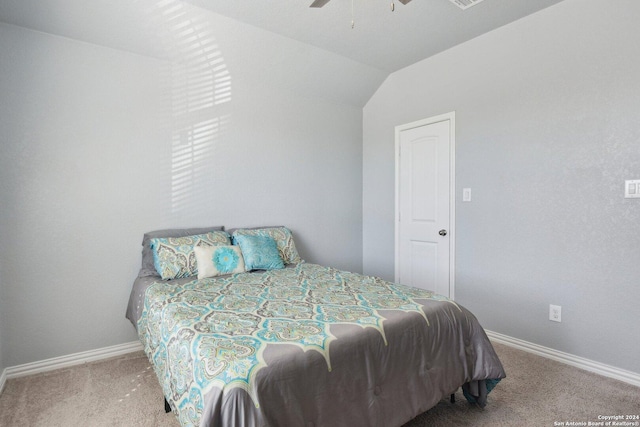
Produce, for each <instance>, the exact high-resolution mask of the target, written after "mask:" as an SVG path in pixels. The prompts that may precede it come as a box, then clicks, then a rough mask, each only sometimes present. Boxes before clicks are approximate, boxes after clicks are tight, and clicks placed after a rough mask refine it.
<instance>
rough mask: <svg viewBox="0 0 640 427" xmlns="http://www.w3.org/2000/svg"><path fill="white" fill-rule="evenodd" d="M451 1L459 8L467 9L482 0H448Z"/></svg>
mask: <svg viewBox="0 0 640 427" xmlns="http://www.w3.org/2000/svg"><path fill="white" fill-rule="evenodd" d="M449 1H450V2H451V3H453V4H455V5H456V6H458V7H459V8H460V9H462V10H465V9H469V8H470V7H471V6H474V5H476V4H478V3H480V2H481V1H482V0H449Z"/></svg>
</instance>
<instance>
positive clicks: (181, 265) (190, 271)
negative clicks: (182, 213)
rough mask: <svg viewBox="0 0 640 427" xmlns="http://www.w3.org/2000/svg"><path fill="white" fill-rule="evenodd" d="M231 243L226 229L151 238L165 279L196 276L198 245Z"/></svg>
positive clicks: (160, 272) (159, 269) (152, 247)
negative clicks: (196, 251) (190, 234)
mask: <svg viewBox="0 0 640 427" xmlns="http://www.w3.org/2000/svg"><path fill="white" fill-rule="evenodd" d="M229 244H231V241H230V239H229V234H227V232H226V231H210V232H209V233H206V234H198V235H195V236H184V237H166V238H156V239H151V250H152V251H153V263H154V266H155V267H156V271H157V272H158V274H159V275H160V277H162V278H163V279H164V280H166V279H180V278H183V277H191V276H196V275H197V274H198V263H197V262H196V254H195V253H194V252H193V248H194V247H196V246H225V245H229Z"/></svg>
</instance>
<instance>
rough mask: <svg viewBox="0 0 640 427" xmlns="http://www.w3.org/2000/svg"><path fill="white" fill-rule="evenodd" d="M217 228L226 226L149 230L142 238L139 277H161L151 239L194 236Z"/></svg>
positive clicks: (222, 228)
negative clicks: (154, 257) (156, 265)
mask: <svg viewBox="0 0 640 427" xmlns="http://www.w3.org/2000/svg"><path fill="white" fill-rule="evenodd" d="M216 230H224V227H223V226H215V227H200V228H169V229H167V230H156V231H149V232H148V233H144V238H143V239H142V267H141V268H140V273H138V277H147V276H158V277H160V275H159V274H158V272H157V271H156V267H155V266H154V264H153V251H152V250H151V245H150V241H151V239H156V238H166V237H183V236H192V235H195V234H204V233H207V232H209V231H216Z"/></svg>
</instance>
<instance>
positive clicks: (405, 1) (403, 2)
mask: <svg viewBox="0 0 640 427" xmlns="http://www.w3.org/2000/svg"><path fill="white" fill-rule="evenodd" d="M398 1H399V2H400V3H402V4H407V3H409V2H410V1H411V0H398Z"/></svg>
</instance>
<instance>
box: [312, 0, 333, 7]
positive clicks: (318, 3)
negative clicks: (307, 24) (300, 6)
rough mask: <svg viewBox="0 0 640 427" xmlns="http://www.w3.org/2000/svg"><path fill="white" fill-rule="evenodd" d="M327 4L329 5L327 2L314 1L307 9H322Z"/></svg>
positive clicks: (323, 0) (321, 0)
mask: <svg viewBox="0 0 640 427" xmlns="http://www.w3.org/2000/svg"><path fill="white" fill-rule="evenodd" d="M327 3H329V0H314V2H313V3H311V6H309V7H322V6H324V5H325V4H327Z"/></svg>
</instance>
